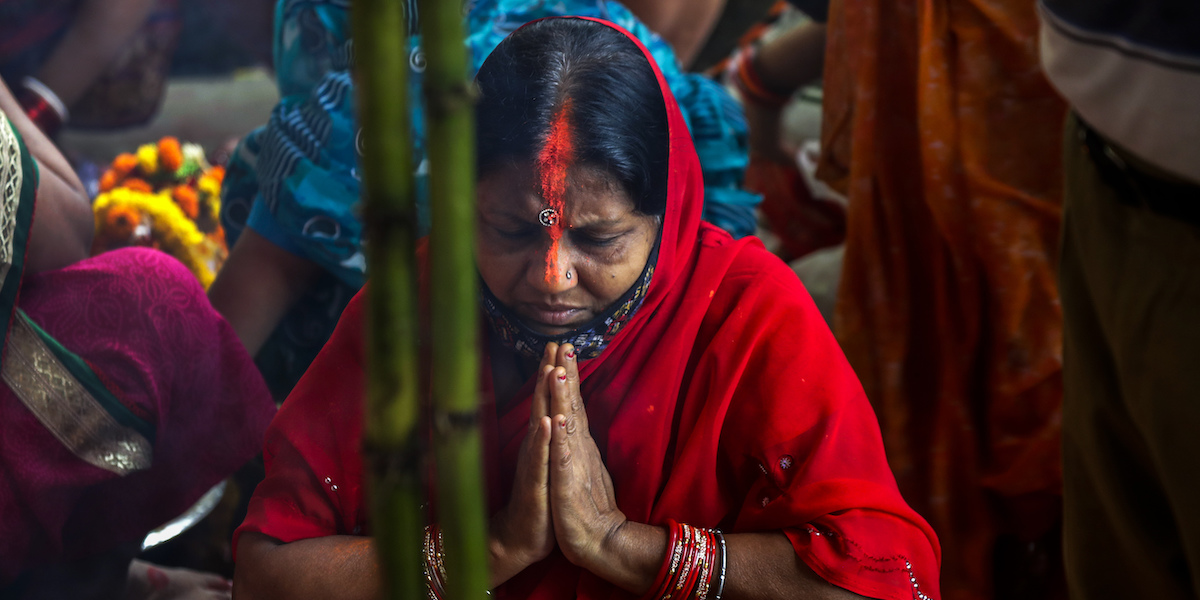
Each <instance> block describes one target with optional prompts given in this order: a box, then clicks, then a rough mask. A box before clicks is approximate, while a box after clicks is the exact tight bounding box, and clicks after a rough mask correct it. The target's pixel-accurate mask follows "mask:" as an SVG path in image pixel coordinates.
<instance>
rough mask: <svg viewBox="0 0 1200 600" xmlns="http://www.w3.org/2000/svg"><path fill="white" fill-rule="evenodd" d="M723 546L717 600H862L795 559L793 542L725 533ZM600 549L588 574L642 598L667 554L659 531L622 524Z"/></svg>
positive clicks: (775, 535) (662, 532)
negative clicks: (724, 555)
mask: <svg viewBox="0 0 1200 600" xmlns="http://www.w3.org/2000/svg"><path fill="white" fill-rule="evenodd" d="M725 543H726V548H727V552H728V553H729V558H728V561H729V562H728V564H727V568H726V579H725V591H724V593H723V594H722V595H721V598H728V599H729V600H756V599H759V598H762V599H769V598H805V599H808V598H812V599H818V598H821V599H829V600H837V599H851V598H862V596H859V595H857V594H853V593H851V592H848V591H846V590H844V589H842V588H840V587H837V586H835V585H832V584H830V583H829V582H827V581H825V580H824V579H822V578H821V577H820V576H818V575H817V574H816V573H814V572H813V571H812V569H810V568H808V565H806V564H804V562H803V561H801V560H800V557H798V556H796V551H795V550H794V549H793V548H792V543H791V542H790V541H789V540H788V539H787V536H785V535H783V534H782V533H743V534H730V535H726V536H725ZM602 550H603V551H604V552H603V553H604V555H606V556H605V557H604V558H598V559H597V560H596V561H595V563H593V564H592V565H591V567H590V568H589V570H591V571H592V572H593V573H595V574H596V575H599V576H600V577H603V578H605V579H607V580H609V581H611V582H613V583H615V584H617V585H619V586H621V587H622V588H625V589H626V590H629V591H631V592H634V593H636V594H645V593H646V591H647V590H649V589H650V586H651V585H652V584H653V583H654V578H655V577H656V576H657V575H658V571H659V568H661V567H662V563H663V559H664V557H665V556H666V554H667V532H666V530H664V529H662V528H661V527H654V526H651V525H643V524H640V523H628V522H627V523H626V524H625V525H623V526H622V527H621V529H620V530H619V531H618V533H617V534H616V535H614V536H612V537H611V538H609V540H608V541H607V542H606V543H605V544H603V545H602ZM713 580H714V581H715V580H716V577H715V576H714V578H713Z"/></svg>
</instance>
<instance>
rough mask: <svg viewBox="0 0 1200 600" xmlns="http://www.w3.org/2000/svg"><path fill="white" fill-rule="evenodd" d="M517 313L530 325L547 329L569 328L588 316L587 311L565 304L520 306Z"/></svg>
mask: <svg viewBox="0 0 1200 600" xmlns="http://www.w3.org/2000/svg"><path fill="white" fill-rule="evenodd" d="M519 312H520V313H521V316H522V317H525V319H526V320H528V321H530V322H531V323H532V324H535V325H545V326H547V327H571V326H572V325H578V324H581V323H583V322H584V321H586V320H587V316H588V311H587V309H585V308H582V307H578V306H569V305H565V304H522V305H521V306H520V311H519Z"/></svg>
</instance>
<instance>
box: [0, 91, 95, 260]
mask: <svg viewBox="0 0 1200 600" xmlns="http://www.w3.org/2000/svg"><path fill="white" fill-rule="evenodd" d="M0 111H2V112H3V113H4V115H5V116H6V117H8V120H9V121H11V122H12V124H13V127H15V128H16V130H17V132H18V133H19V134H21V138H22V140H24V142H25V147H26V148H27V149H28V150H29V153H30V155H31V156H33V159H34V160H35V161H36V162H37V166H38V174H39V178H38V189H37V206H36V209H35V212H34V218H33V230H32V232H31V233H30V237H29V249H28V251H27V253H26V255H25V269H26V271H28V272H31V273H37V272H40V271H51V270H54V269H59V268H62V267H65V266H67V265H70V264H73V263H75V262H78V261H81V260H83V259H85V258H87V257H88V254H89V253H90V251H91V247H92V235H93V234H94V232H95V222H94V217H93V216H92V208H91V203H90V202H89V201H88V196H87V192H86V191H85V190H84V187H83V183H81V182H80V181H79V177H77V176H76V175H75V171H74V170H73V169H72V168H71V165H70V163H68V162H67V159H66V158H64V157H63V155H62V153H61V152H59V151H58V148H57V147H55V146H54V143H53V142H51V141H50V140H49V139H48V138H47V137H46V136H45V135H43V134H42V131H41V130H40V129H38V128H37V126H36V125H34V124H33V122H32V121H30V120H29V117H27V116H25V112H24V111H23V110H21V106H20V104H18V103H17V100H16V99H15V98H14V97H13V95H12V92H11V91H9V89H8V86H7V85H5V83H4V82H3V81H0ZM27 176H30V177H31V176H32V174H27Z"/></svg>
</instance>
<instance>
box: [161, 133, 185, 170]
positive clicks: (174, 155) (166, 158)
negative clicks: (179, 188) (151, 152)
mask: <svg viewBox="0 0 1200 600" xmlns="http://www.w3.org/2000/svg"><path fill="white" fill-rule="evenodd" d="M158 161H159V164H160V165H162V167H163V168H165V169H166V170H167V171H168V172H170V173H174V172H175V171H178V170H179V167H182V166H183V148H182V147H180V145H179V140H178V139H176V138H174V137H171V136H167V137H164V138H163V139H161V140H158Z"/></svg>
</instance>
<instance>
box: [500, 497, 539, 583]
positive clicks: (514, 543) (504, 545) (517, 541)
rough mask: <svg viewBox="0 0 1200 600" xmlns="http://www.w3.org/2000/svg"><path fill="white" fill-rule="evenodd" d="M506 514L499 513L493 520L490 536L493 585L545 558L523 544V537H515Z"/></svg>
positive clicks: (526, 544)
mask: <svg viewBox="0 0 1200 600" xmlns="http://www.w3.org/2000/svg"><path fill="white" fill-rule="evenodd" d="M504 515H505V512H504V511H501V512H500V513H497V514H496V516H495V517H494V518H493V519H492V526H491V528H490V532H489V534H488V557H489V559H490V562H491V565H492V576H493V577H492V579H493V581H492V584H493V586H495V585H499V584H500V583H503V582H504V581H507V580H508V579H509V578H510V577H512V576H513V575H516V574H517V573H520V572H521V571H524V570H525V567H528V566H529V565H532V564H533V563H536V562H538V561H540V560H542V559H543V558H545V556H538V553H537V551H536V549H535V548H533V547H532V546H530V545H529V544H528V543H522V536H520V535H514V532H513V531H512V528H511V527H508V519H507V518H506V517H505V516H504Z"/></svg>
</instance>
